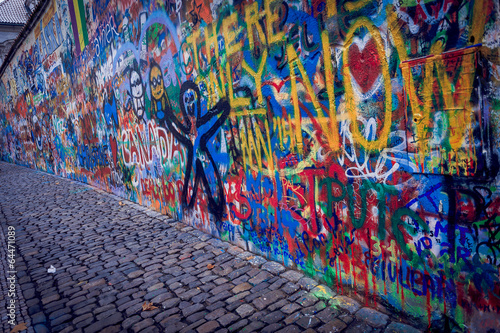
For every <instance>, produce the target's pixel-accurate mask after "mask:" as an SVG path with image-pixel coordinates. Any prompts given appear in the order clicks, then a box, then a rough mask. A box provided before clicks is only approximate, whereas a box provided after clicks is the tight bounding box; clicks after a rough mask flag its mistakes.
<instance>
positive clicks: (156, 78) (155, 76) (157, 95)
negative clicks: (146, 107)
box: [149, 63, 165, 100]
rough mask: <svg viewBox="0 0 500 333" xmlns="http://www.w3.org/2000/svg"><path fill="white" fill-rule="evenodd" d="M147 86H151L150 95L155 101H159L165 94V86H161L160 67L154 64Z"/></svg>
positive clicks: (161, 75)
mask: <svg viewBox="0 0 500 333" xmlns="http://www.w3.org/2000/svg"><path fill="white" fill-rule="evenodd" d="M149 84H150V85H151V93H152V95H153V98H154V99H156V100H159V99H161V97H162V96H163V94H164V93H165V86H164V85H163V74H162V73H161V69H160V66H158V65H157V64H156V63H155V64H154V65H153V66H152V67H151V71H150V72H149Z"/></svg>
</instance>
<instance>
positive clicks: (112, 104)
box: [0, 0, 500, 331]
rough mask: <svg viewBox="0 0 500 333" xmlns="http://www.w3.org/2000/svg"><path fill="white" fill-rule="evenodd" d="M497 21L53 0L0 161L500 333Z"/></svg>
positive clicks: (194, 2)
mask: <svg viewBox="0 0 500 333" xmlns="http://www.w3.org/2000/svg"><path fill="white" fill-rule="evenodd" d="M499 14H500V5H499V3H498V1H496V0H475V1H461V0H393V1H390V0H380V1H369V0H355V1H343V0H309V1H299V0H286V1H282V0H257V1H253V0H246V1H240V0H175V1H174V0H166V1H163V0H162V1H153V0H151V1H149V0H139V1H130V0H69V1H67V0H52V2H50V4H49V5H48V7H47V8H46V9H45V12H44V14H43V16H42V18H41V19H40V20H39V22H38V23H37V24H36V25H35V28H34V29H33V30H32V31H31V32H30V33H29V35H28V37H27V38H26V40H25V41H24V42H23V43H22V46H21V47H20V48H19V49H18V50H17V52H16V53H15V55H14V57H13V59H11V61H10V63H9V65H8V66H7V67H6V68H5V70H4V71H3V73H2V75H1V80H0V130H1V136H0V153H1V156H2V159H3V160H6V161H10V162H13V163H17V164H21V165H25V166H29V167H31V168H36V169H38V170H43V171H46V172H50V173H54V174H58V175H61V176H63V177H68V178H71V179H75V180H79V181H82V182H85V183H88V184H91V185H94V186H97V187H99V188H102V189H105V190H107V191H109V192H112V193H115V194H117V195H119V196H122V197H124V198H127V199H130V200H133V201H135V202H138V203H140V204H142V205H145V206H149V207H152V208H154V209H156V210H158V211H161V212H162V213H164V214H167V215H169V216H172V217H174V218H177V219H180V220H183V221H185V222H186V223H189V224H191V225H193V226H195V227H196V228H198V229H200V230H203V231H206V232H208V233H211V234H213V235H215V236H217V237H220V238H221V239H224V240H228V241H230V242H232V243H234V244H237V245H239V246H242V247H244V248H246V249H249V250H250V251H252V252H255V253H258V254H261V255H263V256H266V257H268V258H270V259H272V260H276V261H278V262H281V263H283V264H284V265H286V266H289V267H295V268H297V269H299V270H302V271H304V272H305V273H307V274H308V275H309V276H313V277H316V278H318V279H321V280H323V281H325V282H326V283H327V284H328V285H329V286H330V287H331V288H332V289H333V290H334V291H336V292H338V293H345V292H347V290H350V291H351V292H354V293H357V294H359V295H361V296H363V297H364V299H365V300H366V302H368V303H370V304H374V302H381V303H382V304H385V305H387V306H391V307H393V308H395V309H398V310H401V311H403V312H405V313H407V314H409V315H410V316H412V317H415V318H417V319H418V320H420V322H422V323H423V325H424V326H423V327H424V328H425V327H426V326H429V327H431V326H432V327H447V328H449V329H456V330H459V331H460V330H463V331H482V330H485V331H486V330H487V329H490V328H498V327H499V326H500V319H499V318H500V316H499V313H500V280H499V268H500V188H499V187H500V175H499V153H500V124H499V122H500V83H499V80H500V67H499V65H500V59H499V46H500V18H499ZM436 325H437V326H436ZM439 325H441V326H439ZM443 325H444V326H443Z"/></svg>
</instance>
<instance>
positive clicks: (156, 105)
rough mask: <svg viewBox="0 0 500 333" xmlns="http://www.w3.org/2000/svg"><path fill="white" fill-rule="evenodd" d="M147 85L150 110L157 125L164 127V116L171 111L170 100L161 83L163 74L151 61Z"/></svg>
mask: <svg viewBox="0 0 500 333" xmlns="http://www.w3.org/2000/svg"><path fill="white" fill-rule="evenodd" d="M149 85H150V87H151V110H152V113H153V114H154V115H156V117H157V118H158V121H159V123H160V124H161V125H162V126H165V114H166V113H167V112H169V110H171V109H172V107H171V105H170V100H169V98H168V95H167V91H166V90H165V85H164V83H163V73H162V72H161V68H160V66H159V65H158V64H157V63H156V62H154V61H152V64H151V70H150V72H149Z"/></svg>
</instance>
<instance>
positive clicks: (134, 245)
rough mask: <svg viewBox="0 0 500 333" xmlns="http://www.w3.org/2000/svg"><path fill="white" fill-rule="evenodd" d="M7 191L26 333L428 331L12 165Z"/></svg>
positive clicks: (99, 194) (0, 199)
mask: <svg viewBox="0 0 500 333" xmlns="http://www.w3.org/2000/svg"><path fill="white" fill-rule="evenodd" d="M0 183H1V184H2V186H0V222H1V223H2V224H1V225H2V227H5V221H7V222H8V224H9V225H13V226H15V227H16V231H17V234H16V237H17V239H16V242H17V245H18V247H19V255H18V258H17V264H18V271H19V275H18V279H19V280H18V282H19V293H18V298H19V304H20V307H19V310H20V312H21V313H20V314H19V317H18V318H19V319H22V320H23V321H24V322H26V323H27V325H28V333H32V332H35V333H38V332H56V331H57V332H68V333H69V332H71V333H80V332H84V333H93V332H103V333H111V332H137V333H138V332H141V333H145V332H150V333H151V332H198V333H203V332H221V333H222V332H245V333H248V332H275V331H280V330H281V332H301V331H302V332H312V330H314V331H317V332H338V331H340V330H345V331H347V332H355V333H361V332H365V331H364V330H366V331H371V330H374V331H376V330H379V331H380V332H382V331H383V330H384V328H385V332H391V333H393V332H410V333H418V332H419V331H418V330H417V329H415V328H413V327H412V326H408V325H405V324H403V323H398V322H391V321H390V318H389V317H388V316H387V315H385V314H382V313H380V312H378V311H376V310H374V309H371V308H366V307H365V308H361V305H360V304H359V303H358V302H357V301H355V300H353V299H351V298H349V297H346V296H342V295H337V294H336V293H335V292H334V291H333V290H331V289H330V288H328V287H327V286H324V285H319V284H318V283H317V282H316V281H315V280H313V279H311V278H309V277H306V276H305V275H304V274H303V273H300V272H297V271H294V270H289V269H286V268H285V267H284V266H282V264H280V263H277V262H273V261H268V260H267V259H265V258H264V257H261V256H258V255H255V254H253V253H251V252H248V251H245V250H243V249H241V248H238V247H236V246H234V245H230V244H228V243H226V242H223V241H220V240H217V239H214V238H212V237H211V236H210V235H207V234H204V233H202V232H201V231H199V230H196V229H195V228H193V227H191V226H186V225H185V224H182V223H180V222H175V221H174V220H172V219H168V218H167V217H165V216H163V215H161V214H159V213H156V212H153V211H151V210H149V209H147V208H144V207H141V206H139V205H137V204H134V203H131V202H129V201H126V200H124V199H122V198H119V197H116V196H114V195H111V194H107V193H105V192H103V191H101V190H94V189H92V188H90V187H88V186H86V185H83V184H81V183H77V182H73V181H70V180H67V179H62V178H58V177H55V176H52V175H49V174H44V173H41V172H35V171H32V170H30V169H26V168H23V167H19V166H15V165H11V164H6V163H3V162H0ZM0 241H2V242H4V241H5V240H4V239H2V238H1V237H0ZM0 245H1V246H0V249H1V248H2V246H4V247H6V246H5V244H0ZM5 258H6V256H5V255H3V256H2V255H1V253H0V266H1V267H3V266H5V267H7V266H6V264H5ZM209 264H211V265H214V267H213V268H210V267H207V265H209ZM2 265H3V266H2ZM50 265H54V267H56V268H57V270H56V273H54V274H47V268H48V267H50ZM1 283H3V282H1ZM145 302H150V303H151V305H153V306H155V307H157V308H156V309H146V310H144V309H143V306H145ZM327 304H328V306H327ZM0 316H1V317H2V318H4V317H6V312H5V308H1V309H0ZM2 325H3V326H2V327H1V328H0V331H4V332H8V331H10V327H8V326H7V324H3V323H2Z"/></svg>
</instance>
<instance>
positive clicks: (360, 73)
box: [348, 39, 380, 94]
mask: <svg viewBox="0 0 500 333" xmlns="http://www.w3.org/2000/svg"><path fill="white" fill-rule="evenodd" d="M348 57H349V59H348V61H349V69H350V71H351V74H352V76H353V77H354V79H355V80H356V82H357V83H358V85H359V86H360V88H361V92H362V93H363V94H364V93H366V92H367V91H368V90H370V88H371V87H372V86H373V83H374V82H375V80H376V79H377V77H378V76H379V74H380V59H379V57H378V53H377V47H376V46H375V42H374V40H373V39H370V40H369V41H368V42H367V43H366V45H365V47H364V49H363V50H362V51H361V52H360V51H359V47H358V44H356V43H353V44H352V45H351V46H350V48H349V53H348Z"/></svg>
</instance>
